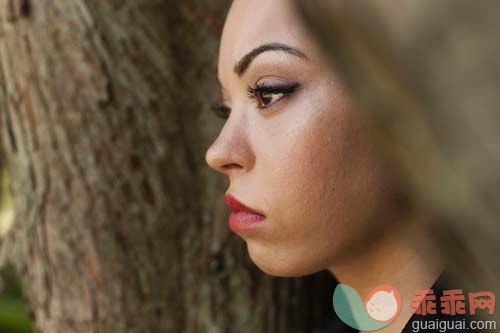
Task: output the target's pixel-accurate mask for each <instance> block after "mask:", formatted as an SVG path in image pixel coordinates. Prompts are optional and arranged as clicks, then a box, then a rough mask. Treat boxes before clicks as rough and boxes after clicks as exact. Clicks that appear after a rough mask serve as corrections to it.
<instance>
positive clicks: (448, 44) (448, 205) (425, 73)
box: [297, 0, 500, 294]
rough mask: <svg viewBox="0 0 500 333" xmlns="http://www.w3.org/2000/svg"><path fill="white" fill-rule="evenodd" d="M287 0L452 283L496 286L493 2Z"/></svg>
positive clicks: (499, 228)
mask: <svg viewBox="0 0 500 333" xmlns="http://www.w3.org/2000/svg"><path fill="white" fill-rule="evenodd" d="M405 4H406V3H400V2H397V1H392V2H390V1H374V2H368V1H360V2H358V1H321V0H311V1H297V6H298V8H299V10H300V11H301V12H302V13H303V14H304V18H305V22H306V24H307V25H308V27H309V28H310V29H311V32H312V33H313V35H314V36H315V37H317V38H318V42H319V43H320V44H321V45H322V46H323V47H324V50H325V51H326V52H327V54H328V55H329V57H330V59H331V60H332V65H333V66H334V67H335V69H336V71H337V72H339V74H340V75H341V76H342V78H343V79H344V80H345V82H346V84H347V86H348V87H349V90H350V93H351V94H352V96H353V98H354V100H355V102H356V103H358V105H360V106H361V107H360V109H361V110H362V111H363V112H365V114H366V116H367V117H369V118H370V119H371V120H372V121H373V123H374V124H375V127H376V129H377V132H378V134H380V137H381V138H382V140H383V143H384V147H385V148H386V150H385V151H387V153H388V155H389V156H390V157H391V158H392V160H393V161H395V163H397V165H398V167H399V169H400V170H401V173H402V175H403V176H404V182H405V184H404V185H406V186H407V188H408V192H409V194H410V195H411V198H412V200H413V202H414V203H415V205H416V206H417V207H418V208H419V209H420V211H421V212H423V213H424V214H425V215H426V216H428V217H429V219H430V220H431V227H432V228H433V229H434V231H435V232H434V233H433V234H434V235H435V242H436V244H437V245H438V246H439V247H440V249H441V250H442V253H443V254H444V256H445V258H446V259H447V268H448V269H449V271H450V273H451V276H452V277H453V279H454V285H457V286H460V287H463V288H465V289H468V288H469V289H470V290H477V291H479V290H482V289H484V288H485V287H486V288H489V290H490V291H493V292H497V294H498V291H499V290H500V288H499V285H500V259H499V254H500V239H499V235H500V112H499V109H498V108H499V106H500V93H499V92H500V44H499V43H498V41H497V39H498V31H500V20H498V17H497V13H498V12H499V10H500V3H499V2H489V3H488V7H482V6H481V4H478V3H475V2H470V1H467V0H444V1H439V2H436V1H433V0H423V1H418V2H416V1H415V2H412V4H406V6H405Z"/></svg>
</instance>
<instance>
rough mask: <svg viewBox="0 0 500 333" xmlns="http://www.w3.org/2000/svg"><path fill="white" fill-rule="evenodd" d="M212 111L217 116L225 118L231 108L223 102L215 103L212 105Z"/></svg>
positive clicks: (227, 116)
mask: <svg viewBox="0 0 500 333" xmlns="http://www.w3.org/2000/svg"><path fill="white" fill-rule="evenodd" d="M212 112H213V113H215V115H216V116H217V117H219V118H222V119H227V118H229V115H230V114H231V108H230V107H228V106H226V105H224V104H217V105H214V106H212Z"/></svg>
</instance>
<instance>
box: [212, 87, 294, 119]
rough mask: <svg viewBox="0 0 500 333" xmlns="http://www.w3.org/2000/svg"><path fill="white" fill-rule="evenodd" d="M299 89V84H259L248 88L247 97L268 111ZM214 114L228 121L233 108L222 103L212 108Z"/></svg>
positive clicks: (258, 106)
mask: <svg viewBox="0 0 500 333" xmlns="http://www.w3.org/2000/svg"><path fill="white" fill-rule="evenodd" d="M299 87H300V84H299V83H291V84H279V85H271V84H257V85H256V86H255V88H254V87H252V86H248V87H247V96H248V98H250V99H251V100H253V101H255V103H256V104H257V108H258V109H266V108H269V107H271V106H272V105H273V104H275V103H277V102H279V101H280V100H282V99H284V98H286V97H288V96H290V95H292V94H293V93H294V92H296V91H297V89H298V88H299ZM212 112H214V113H215V115H216V116H217V117H219V118H222V119H227V118H229V115H230V113H231V108H230V107H229V106H227V105H225V104H224V103H222V104H218V105H214V106H213V107H212Z"/></svg>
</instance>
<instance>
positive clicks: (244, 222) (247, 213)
mask: <svg viewBox="0 0 500 333" xmlns="http://www.w3.org/2000/svg"><path fill="white" fill-rule="evenodd" d="M224 200H225V201H226V205H227V206H228V208H229V209H231V215H230V216H229V228H230V229H231V230H232V231H233V232H236V233H238V232H244V231H247V230H250V229H252V228H254V227H256V226H257V225H259V224H260V223H261V222H263V221H264V220H265V219H266V216H265V215H264V214H262V213H260V212H258V211H256V210H254V209H252V208H250V207H248V206H246V205H244V204H243V203H241V202H240V201H238V200H237V199H236V198H235V197H233V196H232V195H231V194H229V193H226V195H225V196H224Z"/></svg>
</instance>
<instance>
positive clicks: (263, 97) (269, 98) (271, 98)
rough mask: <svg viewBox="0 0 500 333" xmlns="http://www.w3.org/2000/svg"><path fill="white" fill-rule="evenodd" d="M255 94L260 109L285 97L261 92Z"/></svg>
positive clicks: (280, 94)
mask: <svg viewBox="0 0 500 333" xmlns="http://www.w3.org/2000/svg"><path fill="white" fill-rule="evenodd" d="M256 94H257V101H258V102H259V106H260V107H263V108H264V107H268V106H270V105H272V104H274V103H276V102H277V101H279V100H280V99H282V98H283V97H285V94H284V93H272V92H268V91H261V92H259V91H258V92H256Z"/></svg>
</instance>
